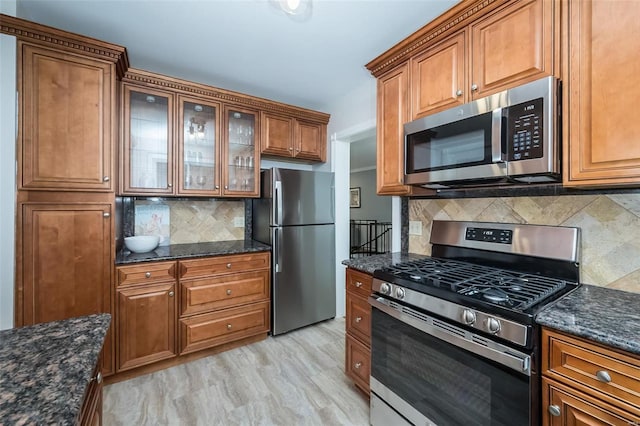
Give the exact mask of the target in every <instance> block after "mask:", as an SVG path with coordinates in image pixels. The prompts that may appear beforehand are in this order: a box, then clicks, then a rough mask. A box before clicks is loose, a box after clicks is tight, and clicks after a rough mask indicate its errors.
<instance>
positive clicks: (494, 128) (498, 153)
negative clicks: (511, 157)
mask: <svg viewBox="0 0 640 426" xmlns="http://www.w3.org/2000/svg"><path fill="white" fill-rule="evenodd" d="M505 119H506V118H505ZM506 136H507V135H506V134H504V133H503V132H502V108H496V109H494V110H493V112H492V114H491V162H492V163H503V162H504V161H505V159H506V157H507V153H506V145H507V141H503V137H505V138H506ZM503 146H504V147H505V149H504V150H503V149H502V147H503Z"/></svg>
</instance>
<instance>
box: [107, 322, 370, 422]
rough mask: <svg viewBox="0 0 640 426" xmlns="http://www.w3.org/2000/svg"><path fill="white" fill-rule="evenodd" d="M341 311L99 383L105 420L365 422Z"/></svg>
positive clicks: (366, 415)
mask: <svg viewBox="0 0 640 426" xmlns="http://www.w3.org/2000/svg"><path fill="white" fill-rule="evenodd" d="M344 325H345V324H344V318H340V319H336V320H330V321H325V322H323V323H320V324H317V325H313V326H309V327H306V328H303V329H301V330H297V331H293V332H289V333H287V334H284V335H281V336H277V337H269V338H267V339H266V340H263V341H260V342H258V343H254V344H252V345H248V346H244V347H241V348H238V349H234V350H231V351H228V352H224V353H221V354H217V355H213V356H210V357H207V358H203V359H200V360H197V361H193V362H190V363H188V364H183V365H179V366H176V367H172V368H169V369H166V370H162V371H158V372H156V373H152V374H148V375H145V376H140V377H137V378H135V379H132V380H128V381H125V382H119V383H115V384H112V385H109V386H106V387H105V388H104V425H106V426H110V425H136V426H137V425H225V426H226V425H287V426H288V425H368V424H369V401H368V400H367V399H366V398H365V397H364V396H363V395H362V394H361V393H360V392H359V391H358V390H357V389H356V388H355V386H354V385H353V384H352V383H351V382H350V381H349V380H348V379H347V377H346V376H345V374H344Z"/></svg>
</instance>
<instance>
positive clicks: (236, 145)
mask: <svg viewBox="0 0 640 426" xmlns="http://www.w3.org/2000/svg"><path fill="white" fill-rule="evenodd" d="M224 116H225V130H226V132H227V134H226V137H227V144H226V149H225V152H226V153H225V161H226V164H225V166H224V168H223V170H224V171H223V175H224V176H223V179H224V192H223V194H225V195H231V196H234V195H237V196H238V197H251V196H254V197H257V196H259V195H260V194H259V188H258V182H259V173H260V154H259V152H258V144H257V142H258V141H259V140H260V139H259V137H258V135H257V130H258V129H259V128H260V127H259V126H258V113H257V111H251V110H244V109H239V108H233V107H225V110H224Z"/></svg>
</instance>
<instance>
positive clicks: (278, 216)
mask: <svg viewBox="0 0 640 426" xmlns="http://www.w3.org/2000/svg"><path fill="white" fill-rule="evenodd" d="M273 186H274V194H273V196H274V198H275V199H276V202H275V206H274V207H275V209H276V213H275V215H274V216H275V217H274V219H275V221H276V223H275V224H276V225H282V181H279V180H277V181H275V183H274V185H273Z"/></svg>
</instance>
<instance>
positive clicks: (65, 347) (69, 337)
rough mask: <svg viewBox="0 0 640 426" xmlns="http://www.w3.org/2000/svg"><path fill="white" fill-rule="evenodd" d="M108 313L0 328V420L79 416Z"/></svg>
mask: <svg viewBox="0 0 640 426" xmlns="http://www.w3.org/2000/svg"><path fill="white" fill-rule="evenodd" d="M110 323H111V315H109V314H95V315H89V316H85V317H78V318H71V319H67V320H62V321H54V322H48V323H42V324H36V325H31V326H27V327H21V328H13V329H10V330H3V331H0V423H2V424H12V425H13V424H39V425H40V424H56V425H71V424H75V423H76V422H77V421H78V418H79V415H80V410H81V408H82V403H83V399H84V395H85V392H86V389H87V387H88V386H89V383H90V381H91V374H92V373H93V371H94V368H95V366H96V363H97V362H98V357H99V355H100V351H101V350H102V345H103V343H104V338H105V335H106V333H107V330H108V328H109V324H110Z"/></svg>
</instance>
